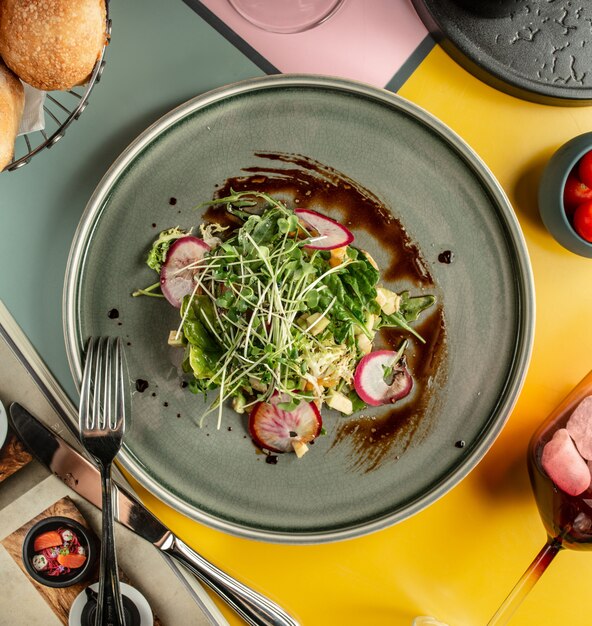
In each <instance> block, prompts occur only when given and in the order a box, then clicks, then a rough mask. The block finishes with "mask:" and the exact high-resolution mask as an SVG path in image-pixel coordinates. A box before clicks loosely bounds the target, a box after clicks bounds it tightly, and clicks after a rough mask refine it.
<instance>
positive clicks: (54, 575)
mask: <svg viewBox="0 0 592 626" xmlns="http://www.w3.org/2000/svg"><path fill="white" fill-rule="evenodd" d="M22 555H23V563H24V564H25V568H26V570H27V573H28V574H29V576H31V578H33V579H34V580H35V581H37V582H38V583H41V584H42V585H46V586H47V587H69V586H70V585H74V584H76V583H79V582H82V581H83V580H86V579H87V578H88V577H89V576H90V574H91V573H92V572H93V569H94V564H95V562H96V556H97V549H96V544H95V540H94V537H93V536H92V534H91V531H89V530H88V529H87V528H85V527H84V526H82V524H79V523H78V522H77V521H76V520H73V519H70V518H69V517H47V518H45V519H42V520H40V521H39V522H37V523H36V524H35V525H34V526H32V527H31V529H30V530H29V532H28V533H27V534H26V536H25V539H24V540H23V553H22Z"/></svg>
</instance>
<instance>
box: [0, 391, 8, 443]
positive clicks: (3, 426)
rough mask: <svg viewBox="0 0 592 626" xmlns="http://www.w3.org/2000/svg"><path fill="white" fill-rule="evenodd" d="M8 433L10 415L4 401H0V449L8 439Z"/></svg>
mask: <svg viewBox="0 0 592 626" xmlns="http://www.w3.org/2000/svg"><path fill="white" fill-rule="evenodd" d="M7 435H8V416H7V415H6V409H5V408H4V405H3V404H2V402H0V449H2V446H3V445H4V443H5V441H6V436H7Z"/></svg>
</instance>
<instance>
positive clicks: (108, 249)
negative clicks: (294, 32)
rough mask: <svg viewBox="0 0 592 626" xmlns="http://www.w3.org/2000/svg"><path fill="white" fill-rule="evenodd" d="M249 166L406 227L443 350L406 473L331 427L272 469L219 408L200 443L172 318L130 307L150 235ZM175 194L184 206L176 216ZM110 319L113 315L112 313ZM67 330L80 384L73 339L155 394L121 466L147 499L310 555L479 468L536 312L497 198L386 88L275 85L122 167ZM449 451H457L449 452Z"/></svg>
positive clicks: (217, 96) (223, 106)
mask: <svg viewBox="0 0 592 626" xmlns="http://www.w3.org/2000/svg"><path fill="white" fill-rule="evenodd" d="M259 152H286V153H298V154H303V155H306V156H308V157H311V158H313V159H316V160H318V161H320V162H321V163H324V164H326V165H328V166H330V167H333V168H335V169H337V170H339V171H340V172H343V173H344V174H346V175H348V176H349V177H351V178H352V179H353V180H355V181H357V182H358V183H360V184H361V185H363V186H364V187H366V188H367V189H369V190H371V191H372V192H373V193H374V194H376V195H377V196H378V197H379V198H380V199H381V200H382V201H383V202H384V203H385V204H386V205H387V206H389V207H391V209H392V211H393V213H394V214H396V215H397V216H398V217H399V218H400V219H401V221H402V223H403V224H404V226H405V228H406V229H407V232H408V233H409V235H410V236H411V237H412V238H413V240H414V241H415V242H416V243H417V244H418V246H419V247H420V249H421V250H422V251H423V255H424V259H425V262H426V264H427V265H428V267H429V269H430V271H431V273H432V274H433V276H434V279H435V281H436V284H437V291H438V294H439V295H440V297H441V301H442V304H443V310H444V314H445V318H446V323H447V340H448V342H447V343H448V349H447V357H446V359H445V361H444V363H443V366H442V371H441V372H440V373H439V374H438V375H436V377H435V380H434V385H433V390H432V392H431V394H430V397H429V402H428V406H427V413H426V418H425V427H422V428H419V429H418V431H417V432H416V434H415V435H413V436H412V437H411V445H409V446H407V447H406V450H405V452H404V453H401V454H399V455H396V456H398V457H399V458H396V456H392V457H391V458H389V459H387V460H385V461H383V462H382V463H381V464H379V465H378V467H377V468H375V469H374V470H373V471H366V470H367V468H364V466H363V464H362V465H359V464H356V458H355V453H356V452H355V450H354V449H352V446H349V445H348V444H347V441H345V442H343V441H341V442H340V443H339V444H338V445H334V444H335V439H336V437H337V433H338V431H339V429H340V427H341V426H342V425H343V422H342V421H340V420H343V418H339V417H337V416H335V415H327V416H326V418H325V426H326V428H327V431H328V433H327V435H326V436H325V437H321V438H319V439H318V440H317V443H316V444H315V446H314V447H313V449H312V450H311V452H310V453H308V454H307V455H306V456H305V457H304V458H303V459H301V460H297V459H296V458H295V455H284V456H283V457H282V458H281V459H280V462H279V463H278V464H277V465H273V466H272V465H269V464H267V463H265V461H264V459H263V458H262V457H261V456H260V455H257V454H256V453H255V450H254V448H253V446H252V444H251V443H250V441H249V440H248V439H247V438H246V437H245V436H246V429H245V425H244V419H241V418H240V417H239V416H237V415H236V414H234V413H233V412H232V411H230V410H228V411H227V412H226V414H225V418H224V419H225V421H224V426H223V428H222V429H221V430H220V431H217V430H216V429H215V424H214V420H212V421H211V423H208V425H207V426H206V428H205V429H202V430H199V429H198V428H197V426H196V421H197V419H198V418H199V416H200V414H201V411H202V409H203V404H201V401H200V399H199V398H196V397H195V396H193V395H192V394H190V393H188V392H187V390H185V389H182V388H181V386H180V384H179V377H178V373H177V370H176V368H175V365H174V363H173V360H174V356H172V355H171V349H169V348H168V347H167V345H166V338H167V335H168V330H169V329H172V328H175V327H176V326H177V323H178V317H177V313H176V311H174V310H172V309H171V308H170V307H168V306H167V305H166V303H165V302H164V301H162V300H157V299H152V298H144V299H138V298H131V297H130V293H131V292H132V291H133V290H134V289H135V288H137V287H138V286H144V285H146V284H149V283H151V282H153V281H154V277H153V275H151V272H150V270H149V269H148V268H147V267H146V266H145V265H144V264H143V259H144V257H145V253H146V250H147V248H148V247H149V245H150V243H151V241H152V239H153V237H154V235H155V233H156V232H157V230H158V229H163V228H166V227H170V226H172V225H176V224H179V225H181V226H190V225H195V224H197V223H198V222H199V213H198V212H196V211H195V210H194V209H193V208H192V207H193V206H195V204H197V203H198V202H200V201H201V200H203V199H208V198H209V197H211V195H212V194H213V193H214V191H215V188H216V185H219V184H220V183H222V182H224V180H225V179H227V178H229V177H233V176H237V175H239V174H240V173H241V171H242V168H245V167H253V166H255V167H256V166H258V165H260V161H261V159H259V158H258V157H256V156H255V153H259ZM170 197H175V198H176V199H177V203H176V204H175V205H174V206H172V205H170V204H169V198H170ZM360 210H362V209H360ZM152 224H156V227H153V226H152ZM361 237H362V247H364V246H366V247H368V249H369V250H370V251H371V252H372V254H373V255H375V256H376V257H378V259H379V260H382V256H383V253H382V252H381V250H379V249H377V247H376V243H375V242H373V241H372V240H364V236H363V235H361ZM366 239H367V238H366ZM445 249H451V250H453V252H454V255H455V260H454V262H453V263H452V264H450V265H445V264H442V263H439V262H438V260H437V257H438V253H439V252H441V251H442V250H445ZM402 286H404V285H399V287H402ZM113 309H117V311H118V313H119V317H117V318H113V317H111V318H110V317H109V316H108V312H109V311H112V310H113ZM64 316H65V332H66V342H67V350H68V356H69V360H70V366H71V369H72V373H73V375H74V378H75V380H76V381H78V382H79V381H80V377H81V354H82V347H83V344H84V340H85V339H86V338H87V337H88V336H89V335H98V334H120V335H121V336H123V337H124V338H125V340H126V342H128V343H129V344H130V345H129V347H128V351H127V352H128V361H129V367H130V372H131V376H132V378H133V379H134V380H136V379H144V380H146V381H148V382H149V385H150V386H149V387H148V389H146V390H145V391H144V392H143V393H139V392H137V393H135V395H134V411H133V412H134V423H133V426H132V429H131V432H130V433H129V435H128V436H126V441H125V447H124V451H123V454H122V455H121V462H122V463H123V465H124V466H125V468H126V469H127V470H128V471H129V472H130V473H131V474H132V475H133V476H134V477H135V478H136V479H137V480H138V481H139V482H140V483H141V484H142V485H144V486H145V487H146V488H147V489H149V490H150V491H151V492H153V493H154V494H155V495H156V496H158V497H159V498H161V499H162V500H163V501H164V502H166V503H167V504H169V505H171V506H172V507H174V508H176V509H177V510H179V511H180V512H182V513H184V514H186V515H188V516H190V517H193V518H195V519H197V520H199V521H201V522H204V523H206V524H208V525H211V526H214V527H216V528H219V529H222V530H225V531H228V532H231V533H235V534H238V535H243V536H247V537H253V538H257V539H264V540H270V541H279V542H289V543H304V542H320V541H330V540H337V539H343V538H348V537H354V536H358V535H361V534H364V533H368V532H370V531H374V530H378V529H381V528H384V527H386V526H388V525H390V524H393V523H395V522H397V521H400V520H402V519H405V518H407V517H409V516H410V515H412V514H413V513H416V512H417V511H419V510H421V509H422V508H424V507H426V506H427V505H429V504H431V503H432V502H434V501H435V500H436V499H437V498H439V497H440V496H442V495H443V494H444V493H446V492H447V491H448V490H449V489H450V488H451V487H453V486H454V485H455V484H457V483H458V482H459V481H460V480H461V479H462V478H463V477H464V476H465V475H466V474H467V473H468V472H469V471H470V470H471V469H472V468H473V467H474V466H475V464H476V463H477V462H478V461H479V459H480V458H481V457H482V456H483V455H484V454H485V452H486V451H487V449H488V448H489V447H490V445H491V444H492V443H493V441H494V440H495V438H496V437H497V435H498V434H499V432H500V430H501V429H502V427H503V425H504V423H505V420H506V418H507V417H508V415H509V412H510V411H511V408H512V406H513V404H514V402H515V400H516V398H517V395H518V393H519V390H520V387H521V385H522V381H523V378H524V375H525V373H526V368H527V364H528V360H529V356H530V351H531V344H532V339H533V326H534V297H533V285H532V277H531V270H530V265H529V260H528V255H527V252H526V247H525V245H524V241H523V237H522V234H521V231H520V228H519V226H518V223H517V221H516V218H515V216H514V213H513V211H512V209H511V207H510V205H509V203H508V200H507V198H506V197H505V195H504V193H503V191H502V189H501V188H500V186H499V185H498V183H497V182H496V181H495V179H494V178H493V176H492V175H491V173H490V172H489V171H488V170H487V168H486V167H485V166H484V164H483V163H482V162H481V160H480V159H479V158H478V157H477V156H476V155H475V153H474V152H473V151H472V150H471V149H470V148H469V147H468V146H467V145H466V144H465V143H464V142H463V141H462V140H461V139H460V138H459V137H458V136H456V135H455V134H454V133H453V132H452V131H451V130H450V129H448V128H447V127H446V126H444V125H443V124H442V123H441V122H439V121H438V120H436V119H434V118H433V117H432V116H431V115H429V114H428V113H426V112H425V111H423V110H421V109H420V108H418V107H416V106H415V105H413V104H411V103H409V102H407V101H405V100H403V99H401V98H399V97H397V96H395V95H393V94H390V93H388V92H386V91H382V90H378V89H374V88H371V87H368V86H365V85H360V84H356V83H351V82H347V81H343V80H337V79H327V78H321V77H309V76H278V77H269V78H263V79H257V80H253V81H247V82H244V83H240V84H237V85H232V86H229V87H225V88H223V89H219V90H217V91H214V92H211V93H208V94H205V95H203V96H200V97H198V98H195V99H194V100H191V101H190V102H188V103H186V104H184V105H182V106H181V107H179V108H177V109H175V110H174V111H172V112H171V113H169V114H168V115H166V116H165V117H163V118H162V119H161V120H159V121H158V122H157V123H156V124H154V125H153V126H152V127H151V128H149V129H148V130H147V131H145V132H144V133H143V134H142V135H141V136H140V137H139V138H138V139H137V140H136V141H135V142H134V143H133V144H132V145H131V146H130V147H129V148H128V149H127V150H126V151H125V152H124V153H123V154H122V155H121V157H120V158H119V159H118V160H117V161H116V162H115V164H114V165H113V167H112V168H111V169H110V170H109V172H108V173H107V174H106V175H105V177H104V179H103V180H102V182H101V183H100V185H99V187H98V189H97V190H96V192H95V193H94V195H93V197H92V198H91V200H90V202H89V204H88V206H87V208H86V211H85V213H84V215H83V217H82V220H81V223H80V226H79V228H78V231H77V233H76V236H75V239H74V243H73V246H72V250H71V254H70V260H69V265H68V270H67V276H66V289H65V303H64ZM440 374H441V375H440ZM153 393H154V394H156V395H154V396H153V395H152V394H153ZM165 403H166V404H167V405H168V406H165ZM177 414H179V415H180V416H181V417H177ZM228 426H231V428H232V430H229V429H228ZM459 440H463V441H464V442H465V446H464V447H462V448H461V447H457V446H455V443H456V442H458V441H459Z"/></svg>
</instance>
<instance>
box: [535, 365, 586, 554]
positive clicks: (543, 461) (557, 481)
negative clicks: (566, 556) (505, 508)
mask: <svg viewBox="0 0 592 626" xmlns="http://www.w3.org/2000/svg"><path fill="white" fill-rule="evenodd" d="M591 469H592V371H591V372H590V373H589V374H588V375H587V376H586V377H585V378H584V379H583V380H582V381H581V382H580V383H579V384H578V385H577V386H576V387H575V388H574V389H573V390H572V391H571V393H570V394H569V395H568V396H567V398H565V400H563V402H561V404H560V405H559V406H558V407H557V408H556V409H555V410H554V411H553V412H552V413H551V415H549V417H548V418H547V419H546V420H545V422H544V423H543V424H542V426H541V427H540V428H539V429H538V430H537V431H536V432H535V434H534V435H533V437H532V439H531V441H530V445H529V449H528V471H529V474H530V480H531V483H532V488H533V491H534V495H535V498H536V502H537V506H538V509H539V513H540V515H541V518H542V520H543V524H544V525H545V528H546V530H547V533H548V534H549V537H550V538H552V539H554V540H555V541H556V542H557V543H559V544H560V545H561V547H566V548H571V549H574V550H589V549H592V485H591V483H592V474H591ZM551 558H552V557H551Z"/></svg>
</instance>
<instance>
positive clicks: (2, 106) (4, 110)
mask: <svg viewBox="0 0 592 626" xmlns="http://www.w3.org/2000/svg"><path fill="white" fill-rule="evenodd" d="M24 107H25V91H24V89H23V85H22V83H21V81H20V80H19V79H18V78H17V77H16V76H15V75H14V74H13V73H12V72H11V71H10V70H9V69H8V68H7V67H6V65H4V63H2V59H0V172H1V171H2V170H3V169H4V168H5V167H6V166H7V165H8V164H9V163H10V161H11V160H12V155H13V154H14V141H15V139H16V134H17V132H18V128H19V124H20V121H21V117H22V115H23V109H24Z"/></svg>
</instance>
